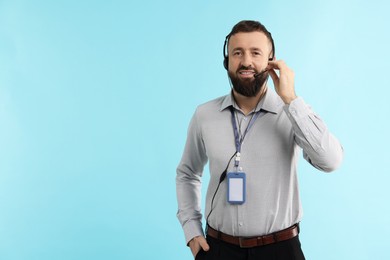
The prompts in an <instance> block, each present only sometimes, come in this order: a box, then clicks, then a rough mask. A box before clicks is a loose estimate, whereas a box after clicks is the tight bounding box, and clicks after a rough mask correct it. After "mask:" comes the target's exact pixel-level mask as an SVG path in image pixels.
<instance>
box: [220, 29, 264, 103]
mask: <svg viewBox="0 0 390 260" xmlns="http://www.w3.org/2000/svg"><path fill="white" fill-rule="evenodd" d="M271 49H272V47H271V44H270V41H269V40H268V38H267V36H265V34H264V33H262V32H249V33H246V32H240V33H236V34H234V35H232V36H231V37H230V39H229V45H228V55H229V70H228V74H229V78H230V80H231V82H232V85H233V89H234V90H235V91H236V92H237V93H239V94H241V95H243V96H247V97H254V96H256V95H257V94H258V93H259V91H260V89H261V87H262V86H263V85H265V82H266V81H267V79H268V73H267V72H265V73H262V74H261V75H260V76H258V77H256V78H255V77H254V76H255V74H257V73H260V72H262V71H264V70H265V68H266V67H267V65H268V59H269V56H270V53H271Z"/></svg>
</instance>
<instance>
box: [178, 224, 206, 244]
mask: <svg viewBox="0 0 390 260" xmlns="http://www.w3.org/2000/svg"><path fill="white" fill-rule="evenodd" d="M183 230H184V235H185V238H186V244H187V245H188V243H189V242H190V241H191V239H193V238H194V237H197V236H204V234H203V230H202V222H200V221H197V220H190V221H188V222H187V223H186V224H185V225H184V226H183Z"/></svg>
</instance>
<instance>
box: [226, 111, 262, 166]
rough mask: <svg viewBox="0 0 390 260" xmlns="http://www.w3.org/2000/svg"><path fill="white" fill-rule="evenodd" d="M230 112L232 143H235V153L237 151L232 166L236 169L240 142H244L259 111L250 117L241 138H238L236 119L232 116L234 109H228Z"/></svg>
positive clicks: (238, 161) (238, 160)
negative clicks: (232, 133)
mask: <svg viewBox="0 0 390 260" xmlns="http://www.w3.org/2000/svg"><path fill="white" fill-rule="evenodd" d="M230 112H231V114H232V125H233V131H234V142H235V145H236V151H237V156H236V160H235V163H234V166H235V167H238V165H239V163H240V153H241V145H242V142H244V138H245V136H246V134H247V133H248V132H249V129H250V128H251V127H252V125H253V124H254V122H255V121H256V119H257V117H258V116H259V114H260V111H258V112H254V113H255V114H254V115H253V116H252V117H251V119H250V121H249V124H248V126H247V127H246V129H245V131H244V134H243V135H242V136H241V138H240V135H239V133H238V129H237V122H236V117H235V116H234V108H233V106H231V107H230Z"/></svg>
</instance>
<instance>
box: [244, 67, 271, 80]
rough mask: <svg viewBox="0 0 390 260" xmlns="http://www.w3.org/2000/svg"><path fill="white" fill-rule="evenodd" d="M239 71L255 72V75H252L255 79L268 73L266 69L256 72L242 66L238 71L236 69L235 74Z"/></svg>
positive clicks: (251, 68)
mask: <svg viewBox="0 0 390 260" xmlns="http://www.w3.org/2000/svg"><path fill="white" fill-rule="evenodd" d="M241 70H253V71H254V72H255V74H254V75H253V77H254V78H257V77H260V76H262V75H264V74H265V73H267V72H268V70H267V69H264V70H262V71H260V72H257V71H256V70H255V69H254V68H253V67H252V66H243V65H241V66H240V67H239V68H238V69H237V72H240V71H241Z"/></svg>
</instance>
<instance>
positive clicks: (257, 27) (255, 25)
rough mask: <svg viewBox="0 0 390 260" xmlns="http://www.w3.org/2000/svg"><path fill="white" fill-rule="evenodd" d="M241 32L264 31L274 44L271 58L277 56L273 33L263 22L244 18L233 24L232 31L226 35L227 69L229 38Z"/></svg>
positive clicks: (224, 54)
mask: <svg viewBox="0 0 390 260" xmlns="http://www.w3.org/2000/svg"><path fill="white" fill-rule="evenodd" d="M239 32H262V33H264V34H265V36H266V37H267V38H268V40H269V41H270V42H271V46H272V52H271V53H272V56H271V58H270V60H272V59H273V58H274V57H275V44H274V40H273V39H272V35H271V33H270V32H269V31H268V30H267V28H265V26H264V25H263V24H261V23H260V22H258V21H252V20H243V21H241V22H239V23H237V24H236V25H234V26H233V28H232V30H231V32H230V33H229V34H228V35H227V36H226V38H225V43H224V45H223V56H224V61H223V65H224V67H225V68H226V69H227V67H228V59H229V57H228V54H227V50H226V49H227V47H228V43H229V39H230V37H231V36H232V35H234V34H236V33H239Z"/></svg>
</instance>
